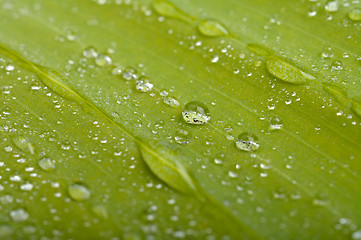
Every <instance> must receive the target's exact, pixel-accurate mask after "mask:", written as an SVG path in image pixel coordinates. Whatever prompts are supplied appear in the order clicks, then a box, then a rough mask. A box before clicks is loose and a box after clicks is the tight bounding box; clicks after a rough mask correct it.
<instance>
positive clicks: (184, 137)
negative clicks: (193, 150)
mask: <svg viewBox="0 0 361 240" xmlns="http://www.w3.org/2000/svg"><path fill="white" fill-rule="evenodd" d="M174 140H175V141H176V142H177V143H178V144H181V145H185V144H188V143H189V140H190V133H189V132H188V131H187V130H185V129H182V128H181V129H178V131H177V133H176V135H175V137H174Z"/></svg>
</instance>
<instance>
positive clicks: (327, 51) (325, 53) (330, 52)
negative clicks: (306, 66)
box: [321, 46, 334, 58]
mask: <svg viewBox="0 0 361 240" xmlns="http://www.w3.org/2000/svg"><path fill="white" fill-rule="evenodd" d="M333 54H334V53H333V50H332V48H331V47H330V46H327V47H325V48H324V49H323V50H322V53H321V57H322V58H332V57H333Z"/></svg>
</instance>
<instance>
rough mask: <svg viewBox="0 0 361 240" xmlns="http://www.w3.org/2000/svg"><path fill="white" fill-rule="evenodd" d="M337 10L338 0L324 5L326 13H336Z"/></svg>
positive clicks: (332, 0)
mask: <svg viewBox="0 0 361 240" xmlns="http://www.w3.org/2000/svg"><path fill="white" fill-rule="evenodd" d="M338 8H339V5H338V0H331V1H327V2H326V5H325V10H326V12H337V11H338Z"/></svg>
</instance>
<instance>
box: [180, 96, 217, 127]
mask: <svg viewBox="0 0 361 240" xmlns="http://www.w3.org/2000/svg"><path fill="white" fill-rule="evenodd" d="M182 116H183V119H184V121H185V122H186V123H189V124H196V125H200V124H206V123H207V122H208V121H209V120H210V119H211V117H210V112H209V110H208V108H207V106H206V105H205V104H204V103H201V102H198V101H193V102H189V103H187V105H186V106H185V108H184V110H183V112H182Z"/></svg>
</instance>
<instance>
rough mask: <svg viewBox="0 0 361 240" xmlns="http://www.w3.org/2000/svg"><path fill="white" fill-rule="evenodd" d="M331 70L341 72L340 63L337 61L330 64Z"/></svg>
mask: <svg viewBox="0 0 361 240" xmlns="http://www.w3.org/2000/svg"><path fill="white" fill-rule="evenodd" d="M331 69H332V70H342V62H341V61H339V60H336V61H334V62H332V64H331Z"/></svg>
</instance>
